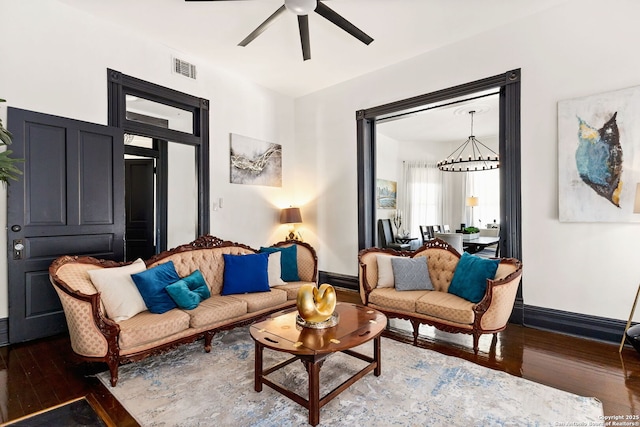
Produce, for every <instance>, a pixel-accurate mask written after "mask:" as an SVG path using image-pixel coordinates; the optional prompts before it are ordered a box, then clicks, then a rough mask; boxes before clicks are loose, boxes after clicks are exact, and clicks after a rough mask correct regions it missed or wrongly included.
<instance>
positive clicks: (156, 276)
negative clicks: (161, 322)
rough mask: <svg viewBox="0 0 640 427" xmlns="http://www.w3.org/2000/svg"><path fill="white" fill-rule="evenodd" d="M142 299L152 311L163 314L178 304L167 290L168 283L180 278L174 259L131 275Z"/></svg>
mask: <svg viewBox="0 0 640 427" xmlns="http://www.w3.org/2000/svg"><path fill="white" fill-rule="evenodd" d="M131 279H133V282H134V283H135V284H136V287H137V288H138V291H140V295H142V299H143V300H144V303H145V304H146V306H147V309H149V311H150V312H151V313H155V314H162V313H164V312H166V311H169V310H171V309H172V308H176V307H177V305H176V303H175V301H174V300H173V299H171V297H170V296H169V294H168V293H167V291H166V289H165V288H166V287H167V285H170V284H172V283H175V282H177V281H178V280H180V276H178V273H177V272H176V269H175V267H174V266H173V261H169V262H166V263H164V264H160V265H157V266H155V267H153V268H149V269H147V270H145V271H143V272H141V273H136V274H132V275H131Z"/></svg>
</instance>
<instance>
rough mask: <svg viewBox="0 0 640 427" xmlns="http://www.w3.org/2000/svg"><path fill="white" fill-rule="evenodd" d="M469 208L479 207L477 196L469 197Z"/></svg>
mask: <svg viewBox="0 0 640 427" xmlns="http://www.w3.org/2000/svg"><path fill="white" fill-rule="evenodd" d="M467 206H471V207H473V206H478V198H477V197H476V196H471V197H467Z"/></svg>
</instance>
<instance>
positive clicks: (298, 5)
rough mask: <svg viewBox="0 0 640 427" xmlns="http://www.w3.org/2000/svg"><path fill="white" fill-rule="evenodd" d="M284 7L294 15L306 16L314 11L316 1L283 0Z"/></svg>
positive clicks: (316, 4)
mask: <svg viewBox="0 0 640 427" xmlns="http://www.w3.org/2000/svg"><path fill="white" fill-rule="evenodd" d="M284 6H285V7H286V8H287V9H289V10H290V11H291V12H293V13H295V14H296V15H308V14H309V13H311V12H313V11H314V10H316V7H317V6H318V2H317V0H284Z"/></svg>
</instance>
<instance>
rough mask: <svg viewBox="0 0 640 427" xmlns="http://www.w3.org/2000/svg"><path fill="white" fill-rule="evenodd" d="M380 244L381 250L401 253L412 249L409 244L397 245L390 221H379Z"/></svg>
mask: <svg viewBox="0 0 640 427" xmlns="http://www.w3.org/2000/svg"><path fill="white" fill-rule="evenodd" d="M378 243H379V244H380V247H381V248H391V249H397V250H401V251H406V250H409V248H410V247H411V245H410V244H408V243H397V242H396V239H395V238H394V237H393V229H392V228H391V220H390V219H379V220H378Z"/></svg>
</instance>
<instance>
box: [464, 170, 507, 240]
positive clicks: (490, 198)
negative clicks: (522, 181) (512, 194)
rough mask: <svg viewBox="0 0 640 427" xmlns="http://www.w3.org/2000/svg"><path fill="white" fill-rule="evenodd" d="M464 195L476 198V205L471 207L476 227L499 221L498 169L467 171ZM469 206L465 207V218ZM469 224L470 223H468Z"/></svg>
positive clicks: (468, 212)
mask: <svg viewBox="0 0 640 427" xmlns="http://www.w3.org/2000/svg"><path fill="white" fill-rule="evenodd" d="M465 175H467V177H466V193H465V194H466V195H467V197H469V196H475V197H477V198H478V206H475V207H474V208H473V222H474V224H473V225H475V226H476V227H479V228H485V227H486V226H487V224H488V223H493V221H494V220H495V221H496V222H500V171H499V169H492V170H488V171H482V172H467V173H466V174H465ZM470 209H471V208H469V207H466V210H467V211H466V213H467V218H470V215H471V211H470ZM468 225H471V224H468Z"/></svg>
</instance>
